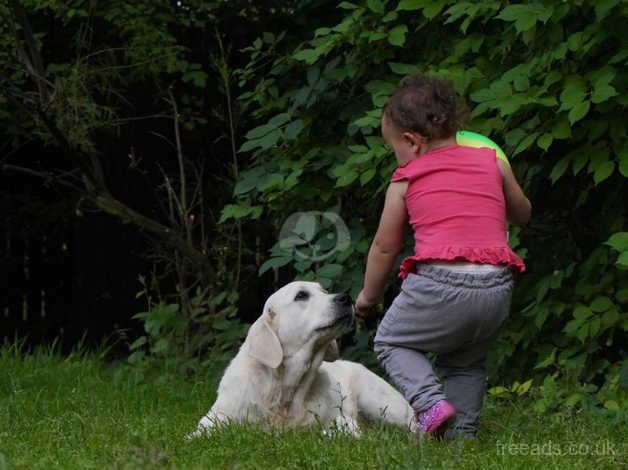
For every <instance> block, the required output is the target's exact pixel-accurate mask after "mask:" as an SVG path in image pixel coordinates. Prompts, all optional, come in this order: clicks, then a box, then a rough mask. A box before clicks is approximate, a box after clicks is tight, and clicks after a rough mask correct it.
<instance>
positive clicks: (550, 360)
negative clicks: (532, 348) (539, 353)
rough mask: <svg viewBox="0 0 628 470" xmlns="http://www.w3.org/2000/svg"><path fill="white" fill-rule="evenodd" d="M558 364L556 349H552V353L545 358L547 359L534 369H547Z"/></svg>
mask: <svg viewBox="0 0 628 470" xmlns="http://www.w3.org/2000/svg"><path fill="white" fill-rule="evenodd" d="M555 362H556V348H554V349H552V351H551V352H550V353H549V354H548V355H547V356H545V358H544V359H543V360H542V361H541V362H539V363H538V364H537V365H535V366H534V369H544V368H545V367H549V366H551V365H553V364H554V363H555Z"/></svg>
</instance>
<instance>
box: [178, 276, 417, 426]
mask: <svg viewBox="0 0 628 470" xmlns="http://www.w3.org/2000/svg"><path fill="white" fill-rule="evenodd" d="M352 320H353V305H352V301H351V297H349V295H348V294H329V293H327V292H326V291H325V290H323V289H322V288H321V286H320V284H318V283H315V282H292V283H290V284H288V285H286V286H284V287H282V288H281V289H279V290H278V291H277V292H275V293H274V294H273V295H271V296H270V297H269V298H268V300H267V301H266V303H265V305H264V310H263V311H262V315H261V316H260V317H259V318H258V319H257V320H256V321H255V323H253V324H252V325H251V327H250V329H249V332H248V335H247V337H246V340H245V341H244V343H243V344H242V346H241V347H240V350H239V352H238V354H237V355H236V356H235V358H234V359H233V360H232V361H231V363H230V364H229V366H228V367H227V369H226V370H225V373H224V375H223V377H222V379H221V381H220V385H219V386H218V397H217V399H216V401H215V403H214V404H213V406H212V407H211V409H210V410H209V412H208V413H207V415H206V416H204V417H203V418H202V419H201V420H200V422H199V424H198V428H197V430H196V431H195V432H194V433H192V434H191V435H190V436H189V437H196V436H199V435H201V434H202V433H203V432H205V431H207V430H209V429H211V428H212V427H214V426H217V425H220V424H221V423H226V422H233V421H235V422H261V423H263V424H265V425H270V426H273V427H278V428H293V427H301V426H308V425H313V424H317V425H321V426H335V427H336V428H337V429H340V430H343V431H345V432H349V433H351V434H353V435H355V436H358V435H359V427H358V420H359V418H360V419H362V418H365V419H366V420H367V421H384V422H386V423H390V424H393V425H398V426H403V427H407V428H408V429H414V427H415V423H414V419H413V413H412V409H411V408H410V405H409V404H408V402H407V401H406V400H405V399H404V398H403V396H402V395H401V394H400V393H399V392H397V391H396V390H395V389H394V388H393V387H391V386H390V385H389V384H388V383H387V382H386V381H384V380H383V379H381V378H380V377H378V376H377V375H375V374H374V373H373V372H371V371H369V370H368V369H367V368H366V367H364V366H362V365H361V364H358V363H355V362H350V361H344V360H336V361H334V362H328V361H326V360H324V359H325V358H326V355H327V357H329V356H330V355H331V356H334V354H335V355H336V357H337V346H336V343H335V341H334V338H336V336H338V335H339V334H340V333H341V332H342V331H343V330H344V329H346V328H347V327H348V326H349V325H350V324H351V322H352ZM333 359H335V358H332V360H333Z"/></svg>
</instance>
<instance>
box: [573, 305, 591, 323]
mask: <svg viewBox="0 0 628 470" xmlns="http://www.w3.org/2000/svg"><path fill="white" fill-rule="evenodd" d="M592 315H593V312H592V311H591V309H590V308H589V307H587V306H585V305H578V306H577V307H576V308H575V309H574V311H573V317H574V318H575V319H576V320H578V321H579V322H580V323H582V322H583V321H584V320H586V319H587V318H589V317H591V316H592Z"/></svg>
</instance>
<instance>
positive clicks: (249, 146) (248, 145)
mask: <svg viewBox="0 0 628 470" xmlns="http://www.w3.org/2000/svg"><path fill="white" fill-rule="evenodd" d="M260 146H261V145H260V142H259V140H247V141H246V142H244V144H242V147H240V148H239V149H238V153H243V152H248V151H250V150H253V149H255V148H257V147H260Z"/></svg>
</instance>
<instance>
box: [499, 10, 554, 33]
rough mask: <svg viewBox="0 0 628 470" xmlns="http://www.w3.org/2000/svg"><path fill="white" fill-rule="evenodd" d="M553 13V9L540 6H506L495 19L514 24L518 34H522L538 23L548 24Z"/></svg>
mask: <svg viewBox="0 0 628 470" xmlns="http://www.w3.org/2000/svg"><path fill="white" fill-rule="evenodd" d="M552 12H553V8H552V7H546V6H543V5H539V4H525V5H523V4H517V5H508V6H506V7H505V8H504V9H503V10H502V11H500V12H499V15H497V16H496V17H495V18H497V19H500V20H504V21H510V22H514V23H515V29H516V30H517V32H518V33H522V32H524V31H528V30H529V29H531V28H532V27H534V25H535V24H536V22H537V21H542V22H543V23H545V22H547V20H548V19H549V18H550V16H551V15H552Z"/></svg>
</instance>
